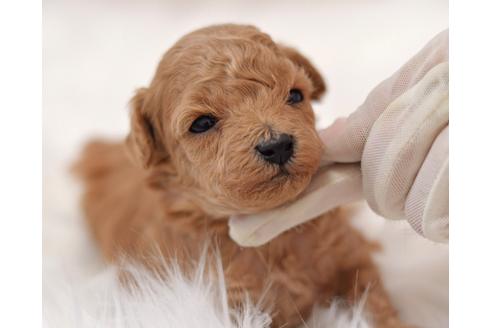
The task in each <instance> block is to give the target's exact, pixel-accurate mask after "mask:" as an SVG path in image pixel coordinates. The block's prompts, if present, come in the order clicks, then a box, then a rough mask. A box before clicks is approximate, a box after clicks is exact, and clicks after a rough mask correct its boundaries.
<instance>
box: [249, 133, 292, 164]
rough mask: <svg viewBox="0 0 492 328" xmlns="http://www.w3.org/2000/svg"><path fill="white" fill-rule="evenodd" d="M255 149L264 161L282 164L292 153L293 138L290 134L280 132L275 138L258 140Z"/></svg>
mask: <svg viewBox="0 0 492 328" xmlns="http://www.w3.org/2000/svg"><path fill="white" fill-rule="evenodd" d="M256 151H257V152H258V153H259V154H260V155H261V157H263V159H265V160H266V161H268V162H270V163H274V164H278V165H283V164H285V163H287V161H288V160H289V159H290V158H291V157H292V154H293V153H294V140H293V138H292V136H290V135H288V134H285V133H282V134H281V135H280V136H278V137H277V138H275V139H270V140H267V141H263V142H260V143H259V144H258V145H257V146H256Z"/></svg>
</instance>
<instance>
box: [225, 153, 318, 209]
mask: <svg viewBox="0 0 492 328" xmlns="http://www.w3.org/2000/svg"><path fill="white" fill-rule="evenodd" d="M318 166H319V159H318V158H316V159H313V160H312V161H311V162H310V163H309V164H308V163H304V165H290V164H289V165H286V166H285V167H276V168H272V167H269V169H265V170H264V172H263V173H262V174H257V175H256V176H249V177H244V178H243V179H241V180H239V181H237V180H236V183H234V185H229V184H227V183H226V184H225V187H226V189H225V194H227V195H228V197H227V198H228V199H227V200H226V203H228V205H226V206H225V207H226V208H227V210H228V213H227V214H228V215H234V214H252V213H257V212H261V211H265V210H269V209H272V208H275V207H278V206H281V205H283V204H285V203H287V202H289V201H292V200H294V199H295V198H296V197H297V196H298V195H299V194H300V193H302V192H303V191H304V190H305V189H306V187H307V186H308V185H309V182H310V181H311V178H312V176H313V175H314V174H315V172H316V170H317V169H318Z"/></svg>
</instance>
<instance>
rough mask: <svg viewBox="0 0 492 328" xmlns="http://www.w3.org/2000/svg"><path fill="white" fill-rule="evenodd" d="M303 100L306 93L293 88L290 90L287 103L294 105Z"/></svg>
mask: <svg viewBox="0 0 492 328" xmlns="http://www.w3.org/2000/svg"><path fill="white" fill-rule="evenodd" d="M303 100H304V95H303V94H302V91H301V90H299V89H291V90H290V91H289V98H287V104H289V105H294V104H297V103H300V102H301V101H303Z"/></svg>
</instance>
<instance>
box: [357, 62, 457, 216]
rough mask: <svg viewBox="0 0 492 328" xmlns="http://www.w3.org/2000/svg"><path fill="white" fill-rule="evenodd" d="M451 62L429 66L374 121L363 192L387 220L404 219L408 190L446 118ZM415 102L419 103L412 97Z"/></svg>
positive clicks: (364, 162)
mask: <svg viewBox="0 0 492 328" xmlns="http://www.w3.org/2000/svg"><path fill="white" fill-rule="evenodd" d="M448 89H449V65H448V63H447V62H446V63H442V64H439V65H438V66H436V67H434V68H433V69H431V70H430V71H429V72H428V74H426V76H425V77H424V78H423V79H421V81H420V82H418V83H417V84H416V85H415V86H414V87H413V88H411V89H410V90H408V91H407V92H405V93H404V94H403V95H402V96H400V97H399V98H397V99H396V100H395V101H393V102H392V103H391V104H390V105H389V106H388V108H387V109H386V110H385V112H384V113H383V114H382V115H381V116H380V117H379V118H378V119H377V121H376V122H375V123H374V126H373V128H372V130H371V133H370V135H369V137H368V140H367V144H366V147H365V149H364V152H363V155H362V162H361V169H362V178H363V187H364V196H365V197H366V199H367V201H368V203H369V205H370V206H371V208H372V209H373V210H374V211H375V212H376V213H378V214H380V215H381V216H383V217H386V218H389V219H402V218H404V216H405V213H404V207H405V200H406V198H407V195H408V192H409V191H410V188H411V186H412V185H413V183H414V180H415V177H416V175H417V173H418V171H419V169H420V167H421V166H422V163H423V162H424V160H425V158H426V156H427V153H428V152H429V149H430V148H431V146H432V143H433V142H434V140H435V138H436V137H437V136H438V134H439V133H440V132H441V131H442V130H443V129H444V127H445V126H447V125H448V122H449V100H448V94H449V91H448ZM416 100H418V101H416Z"/></svg>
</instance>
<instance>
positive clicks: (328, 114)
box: [43, 0, 448, 327]
mask: <svg viewBox="0 0 492 328" xmlns="http://www.w3.org/2000/svg"><path fill="white" fill-rule="evenodd" d="M308 3H309V4H308ZM223 22H234V23H248V24H253V25H256V26H258V27H260V28H261V29H262V30H263V31H265V32H267V33H269V34H270V35H271V36H272V37H273V38H274V39H275V40H277V41H282V42H284V43H287V44H289V45H292V46H294V47H296V48H298V49H300V50H301V51H302V52H303V53H304V54H306V55H307V56H308V57H309V58H311V59H312V60H313V62H314V63H315V64H316V65H317V66H318V68H319V69H320V71H321V72H322V74H323V75H324V76H325V78H326V80H327V81H328V84H329V93H328V94H327V95H326V96H325V98H324V99H323V101H322V102H321V103H320V104H317V105H316V106H315V110H316V112H317V114H318V124H319V126H320V127H322V126H326V125H327V124H329V123H330V122H332V121H333V119H334V118H335V117H336V116H338V115H347V114H349V113H350V112H351V111H353V110H355V108H356V107H357V106H358V105H359V104H361V103H362V102H363V100H364V98H365V96H366V95H367V93H368V92H369V91H370V89H371V88H372V87H374V86H375V85H376V84H377V83H379V82H380V81H381V80H382V79H384V78H385V77H387V76H388V75H390V74H391V73H392V72H393V71H395V70H396V69H398V68H399V66H400V65H402V64H403V63H404V62H405V61H406V60H407V59H408V58H409V57H410V56H412V55H413V54H414V53H416V52H417V51H418V50H419V49H420V48H421V47H422V46H423V45H424V44H425V43H426V42H427V41H428V40H429V39H430V38H432V37H433V36H434V35H435V34H437V33H438V32H440V31H441V30H443V29H445V28H447V26H448V8H447V2H446V1H440V0H436V1H384V0H375V1H369V0H367V1H362V0H361V1H351V0H347V1H310V2H300V1H290V0H289V1H258V0H255V1H244V2H234V3H233V2H229V1H174V2H172V1H118V2H116V1H111V0H104V1H95V0H94V1H81V0H80V1H45V2H44V3H43V179H44V181H43V197H44V199H43V257H44V264H43V265H44V270H45V272H48V271H47V270H50V268H52V267H54V266H60V265H61V266H62V267H63V268H64V270H67V271H74V272H77V274H80V275H90V272H94V271H97V270H98V268H99V265H100V263H99V260H98V258H97V251H96V250H94V249H93V246H92V245H91V244H90V242H89V241H88V240H87V236H86V235H85V234H84V227H83V224H82V223H81V220H80V213H79V212H78V210H77V192H78V190H77V185H76V184H74V183H73V181H72V180H71V179H70V177H69V175H68V174H67V166H68V164H69V163H70V161H71V160H72V159H73V158H74V156H75V155H76V154H77V152H78V151H79V149H80V146H81V145H82V143H83V142H85V141H86V140H87V139H89V138H91V137H94V136H101V135H102V136H107V137H112V138H119V137H122V136H123V135H124V134H125V133H126V131H127V125H128V115H127V114H128V113H127V102H128V100H129V99H130V97H131V96H132V93H133V91H134V90H135V89H136V88H138V87H141V86H144V85H146V84H147V83H148V82H149V81H150V79H151V77H152V74H153V72H154V69H155V67H156V65H157V63H158V61H159V59H160V57H161V56H162V54H163V53H164V51H165V50H166V49H167V48H169V47H170V46H171V45H172V44H173V43H174V42H175V41H176V40H177V39H178V38H179V37H180V36H182V35H183V34H185V33H187V32H189V31H191V30H193V29H196V28H199V27H202V26H205V25H208V24H216V23H223ZM363 213H365V214H364V215H361V217H363V219H362V220H363V221H364V220H365V221H367V220H369V219H368V216H369V212H368V210H367V209H365V212H363ZM366 214H367V215H366ZM370 216H371V217H374V216H373V215H370ZM374 222H376V223H375V224H373V225H372V226H371V227H368V226H367V224H366V223H367V222H359V223H357V224H358V225H361V226H362V227H363V230H364V231H365V232H366V234H368V235H370V236H373V237H378V236H381V234H383V233H384V234H385V235H384V236H385V237H384V238H385V239H384V241H383V243H385V245H386V244H387V245H389V246H388V249H389V251H388V252H387V254H386V260H385V259H384V256H383V257H382V258H383V259H382V260H381V261H382V262H381V263H382V269H383V273H384V274H385V275H386V276H387V277H390V278H388V279H389V280H388V281H387V284H388V285H389V286H390V287H389V288H393V289H392V294H394V295H401V294H402V293H407V294H406V295H407V298H406V299H398V300H397V301H396V302H397V303H398V305H399V307H401V308H405V307H406V311H405V314H404V315H406V316H408V317H410V319H412V317H416V316H417V315H418V316H420V320H423V319H422V318H423V317H426V316H427V317H429V318H430V319H429V321H428V322H435V323H436V324H435V325H429V327H442V326H443V325H445V324H447V318H443V317H442V316H443V315H445V314H447V279H448V277H447V249H443V248H442V247H437V246H434V245H433V244H431V243H427V242H425V241H422V240H420V239H418V238H416V237H415V236H414V235H413V234H412V232H411V231H410V230H408V229H407V227H405V226H402V225H401V224H396V225H395V224H393V223H391V224H387V223H386V222H382V221H381V220H379V218H374V221H373V223H374ZM388 225H389V226H388ZM401 236H404V237H403V238H402V237H401ZM392 245H397V246H398V247H393V246H392ZM402 255H403V256H402ZM385 261H386V262H385ZM419 261H420V262H419ZM426 268H427V271H425V270H426ZM404 271H412V272H413V271H416V272H417V274H416V275H417V276H418V277H420V278H419V279H424V280H425V283H424V285H425V286H424V287H425V288H427V289H426V290H427V291H428V290H429V289H432V290H433V291H435V292H434V294H433V296H429V297H427V301H429V299H430V300H431V301H434V303H433V304H434V305H435V306H437V307H438V308H439V311H441V312H440V313H436V314H435V315H436V318H432V313H430V314H429V313H427V314H425V313H423V311H425V304H427V303H425V302H421V299H422V295H420V294H419V290H418V286H422V284H420V282H422V280H416V279H414V280H413V281H412V280H411V279H412V277H410V276H401V277H397V278H400V279H395V275H399V274H401V272H404ZM421 271H422V272H421ZM418 274H420V275H418ZM422 277H425V278H422ZM391 278H392V280H391ZM405 282H407V284H406V285H405ZM436 282H438V284H437V286H436ZM402 284H403V285H405V286H404V287H405V288H406V289H404V290H402V289H401V285H402ZM398 288H400V290H399V289H398ZM425 288H424V289H425ZM412 296H414V297H412ZM413 319H415V320H418V318H413Z"/></svg>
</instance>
